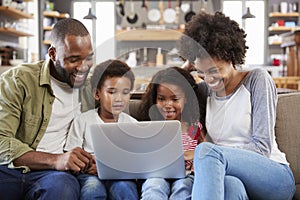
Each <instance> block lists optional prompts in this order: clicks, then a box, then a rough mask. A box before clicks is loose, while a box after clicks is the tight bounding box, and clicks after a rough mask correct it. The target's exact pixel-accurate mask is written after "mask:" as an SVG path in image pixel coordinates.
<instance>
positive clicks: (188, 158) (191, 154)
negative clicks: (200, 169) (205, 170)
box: [184, 150, 194, 161]
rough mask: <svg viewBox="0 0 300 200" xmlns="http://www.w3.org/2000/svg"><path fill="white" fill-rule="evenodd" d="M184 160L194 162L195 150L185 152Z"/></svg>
mask: <svg viewBox="0 0 300 200" xmlns="http://www.w3.org/2000/svg"><path fill="white" fill-rule="evenodd" d="M184 160H185V161H193V160H194V150H188V151H184Z"/></svg>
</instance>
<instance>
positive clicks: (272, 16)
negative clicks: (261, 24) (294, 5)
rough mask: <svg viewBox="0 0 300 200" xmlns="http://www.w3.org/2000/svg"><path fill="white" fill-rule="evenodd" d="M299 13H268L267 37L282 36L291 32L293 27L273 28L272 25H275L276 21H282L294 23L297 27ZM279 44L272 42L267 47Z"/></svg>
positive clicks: (278, 43)
mask: <svg viewBox="0 0 300 200" xmlns="http://www.w3.org/2000/svg"><path fill="white" fill-rule="evenodd" d="M298 17H299V13H297V12H291V13H280V12H271V13H269V21H270V22H269V24H270V26H269V28H268V31H269V36H272V35H275V34H282V33H285V32H290V31H292V30H293V28H294V27H289V26H273V25H272V24H275V23H276V21H277V20H284V22H286V21H290V22H295V25H297V22H298ZM280 44H281V43H280V42H274V43H269V45H280Z"/></svg>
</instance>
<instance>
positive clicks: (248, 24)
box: [223, 0, 265, 66]
mask: <svg viewBox="0 0 300 200" xmlns="http://www.w3.org/2000/svg"><path fill="white" fill-rule="evenodd" d="M243 5H245V6H243ZM247 7H249V8H250V11H251V14H253V15H254V16H255V18H248V19H242V16H243V14H244V13H245V12H246V8H247ZM223 12H224V14H225V15H227V16H229V17H230V18H231V19H233V20H235V21H236V22H238V23H239V24H240V26H241V27H243V29H244V30H245V32H246V33H247V37H246V41H247V43H246V45H247V46H248V47H249V49H248V50H247V54H246V59H245V64H246V65H248V66H249V65H262V64H264V55H265V51H264V49H265V42H264V37H265V3H264V1H263V0H251V1H245V0H236V1H234V0H232V1H227V0H224V1H223Z"/></svg>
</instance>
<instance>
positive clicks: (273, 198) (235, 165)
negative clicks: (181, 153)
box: [192, 142, 296, 200]
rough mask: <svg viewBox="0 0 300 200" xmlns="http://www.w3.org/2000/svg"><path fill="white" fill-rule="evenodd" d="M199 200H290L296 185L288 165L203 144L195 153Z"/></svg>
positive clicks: (195, 185)
mask: <svg viewBox="0 0 300 200" xmlns="http://www.w3.org/2000/svg"><path fill="white" fill-rule="evenodd" d="M194 168H195V182H194V186H193V192H192V198H193V199H195V200H202V199H214V200H224V199H225V200H235V199H258V200H259V199H263V200H277V199H278V200H289V199H292V197H293V195H294V193H295V190H296V189H295V182H294V177H293V174H292V171H291V170H290V168H289V166H288V165H284V164H280V163H277V162H274V161H272V160H270V159H269V158H266V157H264V156H262V155H260V154H258V153H255V152H251V151H247V150H242V149H237V148H230V147H221V146H217V145H214V144H212V143H208V142H203V143H201V144H199V145H198V146H197V148H196V150H195V157H194Z"/></svg>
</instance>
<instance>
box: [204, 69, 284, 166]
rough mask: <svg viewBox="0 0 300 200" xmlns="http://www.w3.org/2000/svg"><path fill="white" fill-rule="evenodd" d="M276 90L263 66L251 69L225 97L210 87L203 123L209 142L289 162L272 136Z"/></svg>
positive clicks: (273, 133)
mask: <svg viewBox="0 0 300 200" xmlns="http://www.w3.org/2000/svg"><path fill="white" fill-rule="evenodd" d="M276 106H277V90H276V87H275V84H274V82H273V80H272V77H271V76H270V75H269V74H268V73H267V72H266V71H265V70H263V69H259V68H257V69H254V70H252V71H250V72H249V73H248V74H247V76H246V77H245V78H244V80H242V82H241V83H240V85H239V86H238V87H237V88H236V90H235V91H234V92H233V93H232V94H230V95H229V96H226V97H218V96H216V94H215V92H213V91H210V94H209V96H208V99H207V108H206V109H207V111H206V127H207V131H208V135H209V137H210V138H211V140H212V142H213V143H215V144H218V145H221V146H229V147H235V148H241V149H245V150H250V151H254V152H257V153H259V154H261V155H264V156H266V157H268V158H270V159H271V160H274V161H276V162H279V163H284V164H288V162H287V160H286V157H285V154H284V153H283V152H281V151H280V150H279V149H278V145H277V142H276V138H275V129H274V127H275V121H276Z"/></svg>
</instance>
